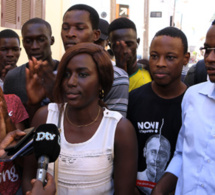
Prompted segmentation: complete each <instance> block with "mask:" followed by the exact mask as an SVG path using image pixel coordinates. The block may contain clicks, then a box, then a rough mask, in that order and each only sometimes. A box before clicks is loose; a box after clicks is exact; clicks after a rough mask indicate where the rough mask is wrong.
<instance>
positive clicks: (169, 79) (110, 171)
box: [0, 4, 215, 195]
mask: <svg viewBox="0 0 215 195" xmlns="http://www.w3.org/2000/svg"><path fill="white" fill-rule="evenodd" d="M136 28H137V27H136V25H135V23H134V22H133V21H131V20H130V19H128V18H124V17H122V18H117V19H115V20H113V21H112V22H111V23H110V24H109V23H108V22H107V21H105V20H103V19H101V18H99V15H98V13H97V11H96V10H95V9H94V8H92V7H90V6H88V5H85V4H76V5H73V6H71V7H70V8H68V10H67V11H66V12H65V13H64V15H63V18H62V27H61V38H62V42H63V45H64V48H65V53H64V55H63V56H62V58H61V60H60V61H58V60H55V59H53V58H52V51H51V46H52V45H53V44H54V37H53V36H52V28H51V26H50V24H49V23H48V22H47V21H45V20H43V19H40V18H32V19H30V20H28V21H26V22H25V23H24V24H23V26H22V29H21V33H22V38H23V40H22V41H23V47H24V50H25V52H26V54H27V56H28V59H29V61H28V62H26V63H25V64H23V65H21V66H17V61H18V59H19V56H20V52H21V48H20V40H19V36H18V35H17V34H16V33H15V32H14V31H13V30H11V29H6V30H3V31H1V32H0V84H1V87H0V156H2V155H3V154H5V152H6V151H5V148H6V147H7V146H9V145H10V144H11V143H12V142H16V140H18V139H20V137H22V136H24V135H25V132H24V131H23V130H24V129H27V128H29V127H35V128H37V127H38V126H40V125H41V124H45V123H53V124H55V125H56V126H57V127H58V128H59V131H60V137H61V143H60V145H61V151H60V155H59V157H58V159H57V160H56V162H54V163H49V165H48V168H47V175H46V180H47V182H46V184H45V185H44V186H43V184H42V182H41V181H38V180H37V179H35V177H36V172H37V160H36V157H35V155H34V153H30V154H28V155H26V156H24V157H19V158H17V159H15V160H13V161H10V162H0V194H2V195H7V194H11V195H13V194H14V195H22V194H27V195H30V194H32V195H34V194H41V195H43V194H44V195H45V194H78V195H79V194H80V195H84V194H104V195H105V194H107V195H108V194H123V195H126V194H128V195H131V194H134V195H141V194H143V195H149V194H152V195H161V194H163V195H164V194H176V195H181V194H192V195H193V194H197V195H200V194H201V195H204V194H213V193H214V191H215V186H214V184H213V178H214V170H215V166H214V162H215V158H214V156H213V147H214V137H215V126H214V120H213V119H214V118H215V112H213V107H215V85H214V83H215V20H214V21H213V22H212V24H211V26H210V27H209V30H208V32H207V34H206V40H205V43H204V46H203V47H202V48H200V49H201V51H202V52H203V53H204V60H201V61H199V62H198V63H197V64H196V65H194V66H193V67H191V68H190V70H189V71H188V72H187V75H186V76H183V79H182V70H183V67H184V66H186V65H187V64H188V62H189V58H190V53H189V51H188V41H189V40H187V37H186V35H185V34H184V33H183V31H181V30H180V29H178V28H176V27H165V28H163V29H160V30H159V31H158V32H156V33H155V35H154V37H153V39H152V41H151V44H150V47H149V59H142V60H138V61H137V48H138V45H139V43H140V39H139V38H138V36H137V31H136ZM184 77H185V78H184Z"/></svg>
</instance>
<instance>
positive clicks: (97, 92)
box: [24, 43, 137, 195]
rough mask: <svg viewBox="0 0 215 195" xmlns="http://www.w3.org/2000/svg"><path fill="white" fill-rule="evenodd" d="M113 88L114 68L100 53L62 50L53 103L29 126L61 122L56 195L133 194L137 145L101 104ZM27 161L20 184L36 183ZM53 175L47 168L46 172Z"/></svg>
mask: <svg viewBox="0 0 215 195" xmlns="http://www.w3.org/2000/svg"><path fill="white" fill-rule="evenodd" d="M112 83H113V67H112V64H111V61H110V59H109V56H108V54H107V53H106V51H105V50H104V49H103V48H101V47H100V46H98V45H96V44H93V43H79V44H77V45H75V46H73V47H71V48H69V49H68V50H66V53H65V54H64V56H63V57H62V60H61V62H60V64H59V68H58V73H57V77H56V83H55V88H54V97H55V101H56V103H51V104H49V105H48V107H42V108H41V109H39V110H38V111H37V113H36V114H35V117H34V119H33V122H32V123H33V124H34V126H35V127H37V126H38V125H40V124H42V123H54V124H56V125H58V121H61V122H60V125H59V126H60V129H61V152H60V155H59V158H58V167H57V169H58V174H57V175H58V178H57V180H56V181H57V192H58V194H78V195H85V194H89V195H91V194H107V195H109V194H113V193H115V194H123V195H126V194H128V195H131V194H134V191H135V181H136V173H137V140H136V135H135V131H134V128H133V126H132V125H131V123H130V122H129V121H128V120H127V119H126V118H124V117H122V115H121V114H120V113H119V112H116V111H110V110H108V109H107V108H105V105H104V103H103V101H102V99H103V98H104V96H105V95H106V94H107V93H108V92H109V90H110V89H111V86H112ZM59 119H60V120H59ZM31 161H32V162H31V163H29V165H26V167H25V169H26V171H24V173H25V175H24V177H25V178H33V177H35V175H34V171H32V169H33V168H32V166H35V165H36V162H33V160H31ZM53 170H54V163H51V164H49V167H48V172H49V173H50V174H53ZM26 180H27V179H25V182H26V183H27V184H28V183H29V182H30V180H29V179H28V181H26Z"/></svg>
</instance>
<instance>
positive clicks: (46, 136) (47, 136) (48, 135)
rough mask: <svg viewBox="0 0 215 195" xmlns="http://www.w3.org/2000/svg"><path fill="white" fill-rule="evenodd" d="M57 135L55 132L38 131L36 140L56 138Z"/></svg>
mask: <svg viewBox="0 0 215 195" xmlns="http://www.w3.org/2000/svg"><path fill="white" fill-rule="evenodd" d="M55 136H56V135H55V134H51V133H49V132H45V133H44V132H38V133H37V138H36V141H42V140H44V139H46V140H47V141H49V140H54V138H55Z"/></svg>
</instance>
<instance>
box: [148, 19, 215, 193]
mask: <svg viewBox="0 0 215 195" xmlns="http://www.w3.org/2000/svg"><path fill="white" fill-rule="evenodd" d="M200 49H201V50H202V51H203V52H204V61H205V66H206V69H207V74H208V76H209V79H210V81H207V82H204V83H200V84H197V85H194V86H192V87H190V88H189V89H188V90H187V91H186V93H185V95H184V98H183V101H182V127H181V130H180V133H179V136H178V140H177V144H176V149H175V153H174V157H173V158H172V160H171V162H170V164H169V166H168V168H167V170H166V173H165V174H164V176H163V177H162V178H161V180H160V181H159V182H158V184H157V185H156V186H155V188H154V190H153V192H152V195H156V194H159V195H160V194H167V193H168V192H171V191H173V190H174V189H175V186H176V189H175V194H176V195H179V194H183V195H184V194H192V195H193V194H195V195H204V194H214V192H215V185H214V178H215V157H214V148H215V141H214V139H215V120H214V119H215V84H214V83H215V20H214V21H213V22H212V25H211V27H210V28H209V30H208V32H207V35H206V40H205V43H204V47H202V48H200Z"/></svg>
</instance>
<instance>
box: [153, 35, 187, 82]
mask: <svg viewBox="0 0 215 195" xmlns="http://www.w3.org/2000/svg"><path fill="white" fill-rule="evenodd" d="M189 57H190V55H189V53H186V54H184V47H183V44H182V40H181V39H180V38H177V37H170V36H166V35H164V36H157V37H155V38H154V39H153V40H152V42H151V46H150V58H149V66H150V71H151V74H152V77H153V79H154V82H155V84H156V85H159V86H169V85H174V83H175V82H179V81H180V80H181V72H182V68H183V65H186V64H187V63H188V61H189Z"/></svg>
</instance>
